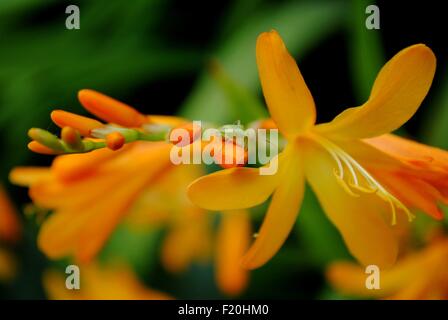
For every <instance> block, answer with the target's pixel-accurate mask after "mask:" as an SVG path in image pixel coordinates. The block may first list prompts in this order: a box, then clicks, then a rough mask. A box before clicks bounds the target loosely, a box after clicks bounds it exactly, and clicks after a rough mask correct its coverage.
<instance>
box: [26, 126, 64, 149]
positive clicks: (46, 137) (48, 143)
mask: <svg viewBox="0 0 448 320" xmlns="http://www.w3.org/2000/svg"><path fill="white" fill-rule="evenodd" d="M28 136H29V137H30V138H31V139H33V140H36V141H37V142H39V143H40V144H42V145H44V146H45V147H47V148H49V149H52V150H54V151H64V146H63V145H62V143H61V141H60V140H59V138H58V137H56V136H55V135H54V134H51V133H50V132H48V131H46V130H43V129H39V128H31V129H30V130H28Z"/></svg>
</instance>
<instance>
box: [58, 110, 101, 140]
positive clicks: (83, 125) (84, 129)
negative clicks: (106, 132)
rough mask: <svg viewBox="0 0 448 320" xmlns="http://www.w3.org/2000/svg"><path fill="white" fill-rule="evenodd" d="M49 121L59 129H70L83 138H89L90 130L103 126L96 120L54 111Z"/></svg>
mask: <svg viewBox="0 0 448 320" xmlns="http://www.w3.org/2000/svg"><path fill="white" fill-rule="evenodd" d="M51 120H53V122H54V123H55V124H56V125H57V126H58V127H59V128H64V127H72V128H74V129H76V130H78V131H79V132H80V133H81V135H82V136H85V137H88V136H90V131H91V130H93V129H96V128H100V127H102V126H103V124H102V123H101V122H99V121H97V120H94V119H91V118H87V117H83V116H80V115H77V114H74V113H71V112H67V111H63V110H54V111H53V112H52V113H51Z"/></svg>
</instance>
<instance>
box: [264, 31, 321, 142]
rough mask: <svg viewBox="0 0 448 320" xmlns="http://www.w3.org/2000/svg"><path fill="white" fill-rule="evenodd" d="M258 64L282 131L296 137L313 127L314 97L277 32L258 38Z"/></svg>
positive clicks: (314, 114)
mask: <svg viewBox="0 0 448 320" xmlns="http://www.w3.org/2000/svg"><path fill="white" fill-rule="evenodd" d="M257 65H258V73H259V75H260V81H261V86H262V88H263V94H264V97H265V99H266V103H267V105H268V108H269V112H270V114H271V115H272V118H273V119H274V121H275V122H276V124H277V126H278V127H279V129H280V131H281V132H282V133H283V134H284V135H286V136H294V135H296V134H298V133H301V132H303V131H305V130H307V129H309V128H311V126H312V125H313V124H314V122H315V120H316V110H315V106H314V100H313V97H312V95H311V93H310V91H309V89H308V87H307V86H306V84H305V81H304V80H303V77H302V75H301V73H300V70H299V68H298V67H297V64H296V62H295V61H294V58H293V57H291V55H290V54H289V53H288V50H287V49H286V47H285V44H284V43H283V41H282V39H281V38H280V35H279V34H278V33H277V32H276V31H271V32H264V33H262V34H261V35H260V36H259V37H258V39H257Z"/></svg>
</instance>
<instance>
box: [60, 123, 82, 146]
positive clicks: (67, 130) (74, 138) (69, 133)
mask: <svg viewBox="0 0 448 320" xmlns="http://www.w3.org/2000/svg"><path fill="white" fill-rule="evenodd" d="M61 138H62V140H64V142H65V143H67V144H68V145H71V146H74V145H79V143H80V142H81V137H80V136H79V132H78V130H76V129H73V128H72V127H64V128H62V131H61Z"/></svg>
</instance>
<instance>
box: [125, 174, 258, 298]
mask: <svg viewBox="0 0 448 320" xmlns="http://www.w3.org/2000/svg"><path fill="white" fill-rule="evenodd" d="M202 173H203V172H202V167H201V166H198V165H182V166H176V167H173V168H172V169H170V170H169V171H167V172H165V173H164V174H163V175H160V176H159V177H158V178H157V179H156V180H155V181H153V183H152V184H151V186H149V187H148V188H147V189H146V190H145V191H144V193H143V194H142V195H141V197H140V198H139V200H137V201H136V202H135V203H134V205H133V207H132V208H131V213H130V215H129V217H128V219H127V223H128V224H130V226H131V227H132V228H134V229H142V228H153V227H154V226H159V225H165V226H166V227H167V228H168V233H167V235H166V238H165V239H164V241H163V246H162V263H163V265H164V266H165V268H166V269H167V270H168V271H170V272H173V273H180V272H184V271H185V270H186V269H187V268H188V267H189V266H190V265H191V264H192V263H194V262H207V261H209V259H210V255H211V253H213V256H214V260H213V261H214V263H215V265H216V267H215V268H216V270H215V277H216V283H217V285H218V287H219V289H220V290H221V291H222V292H223V293H225V294H227V295H229V296H236V295H238V294H240V293H241V292H242V291H243V290H244V289H245V288H246V286H247V283H248V278H249V274H248V272H247V270H245V269H244V268H243V267H242V266H241V263H240V260H241V258H242V257H243V254H244V251H245V250H246V249H247V248H248V244H249V240H250V236H251V231H250V219H249V215H248V213H247V212H244V211H241V210H240V211H238V212H228V213H224V214H223V215H222V220H221V222H220V224H219V227H218V234H217V237H216V239H215V240H214V237H213V235H212V223H213V221H212V218H213V216H212V215H209V214H207V213H206V212H205V211H204V210H203V209H200V208H198V207H197V206H195V205H193V204H192V203H191V202H190V201H189V200H188V199H187V197H186V188H187V186H188V184H189V183H191V181H193V180H194V179H197V178H198V177H200V176H201V175H202Z"/></svg>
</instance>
